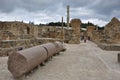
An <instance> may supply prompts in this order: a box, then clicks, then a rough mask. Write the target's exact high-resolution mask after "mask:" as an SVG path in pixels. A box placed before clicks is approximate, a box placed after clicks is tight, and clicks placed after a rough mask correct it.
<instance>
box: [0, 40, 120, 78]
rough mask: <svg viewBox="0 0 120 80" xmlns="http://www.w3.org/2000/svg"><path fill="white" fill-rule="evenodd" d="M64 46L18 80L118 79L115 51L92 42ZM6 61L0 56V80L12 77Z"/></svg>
mask: <svg viewBox="0 0 120 80" xmlns="http://www.w3.org/2000/svg"><path fill="white" fill-rule="evenodd" d="M66 47H67V51H66V52H63V53H61V54H60V55H59V56H55V57H54V58H53V59H52V60H51V61H49V62H48V63H46V66H44V67H39V68H38V69H37V70H35V71H34V72H33V73H31V74H29V75H28V76H27V77H23V78H21V80H120V64H118V63H117V53H118V52H117V51H104V50H101V49H100V48H98V47H97V45H95V44H94V43H92V42H87V43H81V44H79V45H76V44H72V45H71V44H66ZM6 62H7V57H4V58H0V80H14V79H13V77H12V75H11V73H10V72H9V71H8V70H7V65H6Z"/></svg>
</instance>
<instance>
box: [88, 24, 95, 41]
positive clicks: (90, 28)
mask: <svg viewBox="0 0 120 80" xmlns="http://www.w3.org/2000/svg"><path fill="white" fill-rule="evenodd" d="M94 30H95V27H94V26H88V27H87V31H86V35H87V36H88V37H89V38H90V40H93V31H94Z"/></svg>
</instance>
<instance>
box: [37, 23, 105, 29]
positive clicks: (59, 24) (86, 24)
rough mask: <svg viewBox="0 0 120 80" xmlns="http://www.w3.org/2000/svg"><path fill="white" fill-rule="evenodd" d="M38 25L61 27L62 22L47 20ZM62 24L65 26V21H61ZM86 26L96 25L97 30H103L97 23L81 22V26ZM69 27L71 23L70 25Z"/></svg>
mask: <svg viewBox="0 0 120 80" xmlns="http://www.w3.org/2000/svg"><path fill="white" fill-rule="evenodd" d="M39 26H61V27H62V22H49V23H47V24H41V23H40V24H39ZM63 26H64V27H67V23H65V22H63ZM88 26H95V27H98V30H103V29H104V27H100V26H98V25H94V24H93V23H91V22H88V23H81V28H87V27H88ZM70 27H71V25H70Z"/></svg>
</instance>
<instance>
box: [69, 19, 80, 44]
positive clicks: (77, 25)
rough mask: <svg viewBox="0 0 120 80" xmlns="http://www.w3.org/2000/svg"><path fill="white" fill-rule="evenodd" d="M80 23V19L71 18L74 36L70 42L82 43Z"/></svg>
mask: <svg viewBox="0 0 120 80" xmlns="http://www.w3.org/2000/svg"><path fill="white" fill-rule="evenodd" d="M80 25H81V21H80V19H72V20H71V26H72V29H73V34H72V38H71V40H70V43H73V44H79V43H80Z"/></svg>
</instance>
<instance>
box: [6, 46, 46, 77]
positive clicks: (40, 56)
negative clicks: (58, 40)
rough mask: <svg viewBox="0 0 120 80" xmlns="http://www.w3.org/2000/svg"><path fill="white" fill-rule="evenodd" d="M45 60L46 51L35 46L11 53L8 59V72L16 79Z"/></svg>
mask: <svg viewBox="0 0 120 80" xmlns="http://www.w3.org/2000/svg"><path fill="white" fill-rule="evenodd" d="M46 58H47V51H46V50H45V48H44V47H42V46H35V47H32V48H29V49H25V50H21V51H17V52H13V53H12V54H10V55H9V58H8V70H9V71H10V72H11V73H12V74H13V76H14V77H15V78H17V77H20V76H22V75H23V74H25V73H27V72H29V71H31V70H32V69H33V68H35V67H36V66H38V65H39V64H41V63H42V62H44V61H45V60H46Z"/></svg>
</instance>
